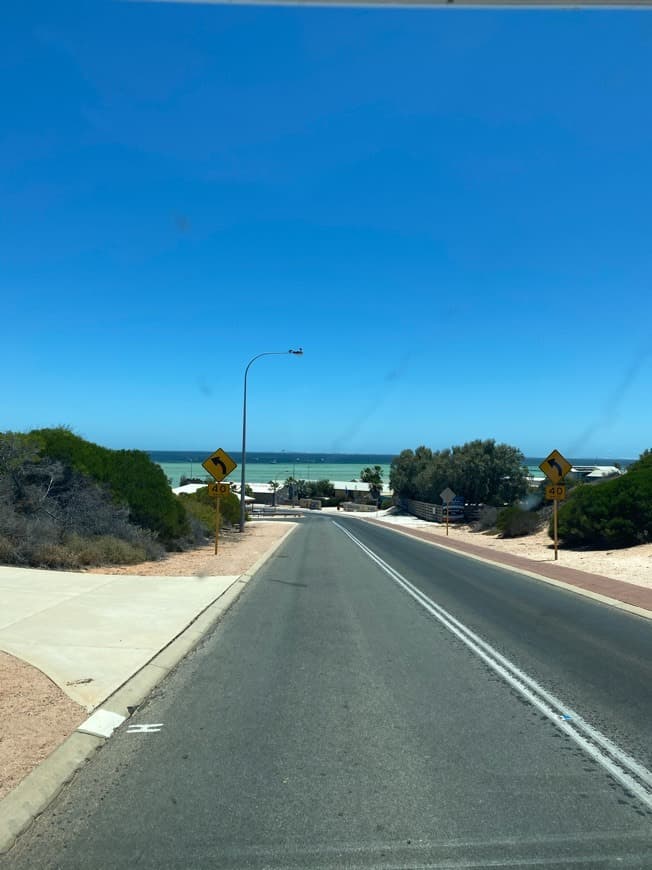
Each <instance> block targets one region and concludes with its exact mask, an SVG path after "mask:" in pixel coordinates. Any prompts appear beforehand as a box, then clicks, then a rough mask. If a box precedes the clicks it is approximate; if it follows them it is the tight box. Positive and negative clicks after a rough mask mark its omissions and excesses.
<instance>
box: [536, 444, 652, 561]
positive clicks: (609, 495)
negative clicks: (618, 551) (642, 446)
mask: <svg viewBox="0 0 652 870" xmlns="http://www.w3.org/2000/svg"><path fill="white" fill-rule="evenodd" d="M550 535H551V537H552V528H550ZM559 537H560V539H561V540H562V541H563V542H564V543H565V544H568V545H570V546H584V547H594V548H596V549H604V548H610V547H629V546H634V545H636V544H643V543H645V542H647V541H650V540H652V454H643V456H642V457H641V458H640V459H639V460H638V461H637V462H635V463H633V464H632V465H631V466H630V467H629V470H628V471H627V473H626V474H624V475H623V476H622V477H618V478H616V479H614V480H609V481H606V482H605V483H597V484H583V485H581V486H578V487H576V488H575V490H574V492H573V495H572V497H571V498H570V499H569V500H568V502H566V503H565V504H564V505H562V507H561V508H560V510H559Z"/></svg>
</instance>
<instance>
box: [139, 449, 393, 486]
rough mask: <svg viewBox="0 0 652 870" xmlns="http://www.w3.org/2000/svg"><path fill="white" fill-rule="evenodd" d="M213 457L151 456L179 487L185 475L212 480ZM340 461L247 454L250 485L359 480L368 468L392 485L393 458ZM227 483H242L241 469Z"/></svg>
mask: <svg viewBox="0 0 652 870" xmlns="http://www.w3.org/2000/svg"><path fill="white" fill-rule="evenodd" d="M209 453H210V451H206V453H203V452H202V453H194V452H192V453H191V452H189V453H187V454H186V455H185V457H183V458H182V456H183V454H181V453H180V452H179V453H177V454H176V455H173V454H170V453H162V452H154V451H152V452H151V453H150V454H149V455H150V456H151V457H152V459H153V460H154V462H157V463H158V464H159V465H160V466H161V468H162V469H163V471H164V472H165V476H166V477H167V478H168V479H169V480H170V481H171V486H178V485H179V480H180V478H181V476H182V475H183V476H184V477H198V478H202V479H203V478H205V477H208V475H207V474H206V472H205V471H204V469H203V468H202V466H201V462H202V460H203V459H205V458H206V457H207V456H208V455H209ZM229 453H230V455H231V456H233V459H234V460H235V461H236V462H239V460H240V454H239V453H238V452H236V451H234V452H231V451H229ZM276 457H278V458H276ZM337 458H338V457H336V456H334V455H333V454H325V455H324V456H320V455H319V454H315V455H312V454H310V456H306V455H305V454H297V455H296V456H295V457H293V458H291V459H289V458H287V457H285V456H283V455H279V454H269V453H267V454H259V453H255V452H252V453H251V454H249V453H247V468H246V472H247V483H267V482H268V481H270V480H278V481H279V482H280V483H283V482H284V481H285V480H286V479H287V478H288V477H294V478H296V479H297V480H346V481H349V480H353V479H356V480H357V479H359V478H360V472H361V470H362V469H363V468H366V467H367V466H368V465H380V467H381V468H382V470H383V481H384V482H385V483H388V482H389V466H390V462H391V456H388V455H387V454H380V455H378V454H376V455H373V454H369V455H366V456H365V455H363V456H359V457H358V456H355V457H354V456H353V455H351V454H345V455H342V457H341V460H342V461H337ZM210 479H211V480H212V478H210ZM225 479H226V480H230V481H234V482H235V481H239V480H240V468H239V467H238V468H236V470H235V471H234V472H233V473H232V474H230V475H229V476H228V477H227V478H225Z"/></svg>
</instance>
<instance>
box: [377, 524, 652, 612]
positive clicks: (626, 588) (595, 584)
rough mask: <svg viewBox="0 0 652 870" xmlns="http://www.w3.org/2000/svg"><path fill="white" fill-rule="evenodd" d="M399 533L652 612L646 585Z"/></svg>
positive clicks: (419, 533)
mask: <svg viewBox="0 0 652 870" xmlns="http://www.w3.org/2000/svg"><path fill="white" fill-rule="evenodd" d="M365 522H368V523H373V524H374V525H376V526H382V527H383V528H384V529H391V528H393V527H392V526H391V525H390V524H389V523H383V522H382V521H381V520H372V519H368V520H367V519H365ZM397 531H401V532H403V534H406V535H411V536H412V537H413V538H419V540H422V541H428V542H429V543H431V544H436V545H437V546H440V547H448V548H449V549H450V550H458V551H459V552H460V553H469V554H471V555H474V556H481V557H482V558H483V559H486V560H487V561H488V562H495V563H496V564H499V565H505V566H507V567H508V568H520V569H521V570H522V571H530V572H531V573H533V574H540V575H542V576H544V577H550V578H551V579H552V580H560V581H561V582H562V583H567V584H568V585H569V586H575V587H577V588H578V589H587V590H588V591H589V592H595V593H597V594H598V595H604V596H605V598H613V599H615V600H616V601H622V602H623V604H630V605H632V606H633V607H640V608H641V609H643V610H649V611H652V589H648V588H646V587H644V586H635V585H634V584H632V583H623V581H622V580H614V579H613V578H612V577H604V576H603V575H602V574H589V573H588V572H587V571H578V569H577V568H566V567H564V566H563V565H559V564H557V565H548V564H545V563H544V564H542V563H541V562H535V561H534V560H533V559H526V558H525V557H524V556H515V555H513V554H512V553H496V552H495V551H493V550H492V551H491V552H489V551H488V550H487V548H486V547H479V546H478V545H477V544H468V543H466V542H462V541H451V540H446V539H444V538H439V537H437V538H435V537H434V536H433V535H431V534H429V533H428V532H424V531H422V530H421V529H407V528H401V529H397Z"/></svg>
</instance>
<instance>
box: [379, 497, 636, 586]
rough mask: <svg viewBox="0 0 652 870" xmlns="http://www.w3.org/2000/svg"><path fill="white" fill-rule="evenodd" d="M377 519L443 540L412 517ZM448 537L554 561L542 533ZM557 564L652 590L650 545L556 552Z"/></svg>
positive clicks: (438, 530) (435, 528) (440, 532)
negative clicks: (557, 553) (557, 556)
mask: <svg viewBox="0 0 652 870" xmlns="http://www.w3.org/2000/svg"><path fill="white" fill-rule="evenodd" d="M379 519H383V520H384V521H385V522H390V523H392V524H393V525H398V526H404V527H406V528H409V527H412V528H418V529H420V530H421V531H425V532H427V533H428V534H430V535H432V536H433V537H435V538H437V537H440V536H444V537H446V527H445V526H440V525H438V524H437V523H428V522H426V521H425V520H419V519H417V518H416V517H407V516H401V515H396V516H391V515H387V516H384V517H383V516H382V512H381V514H380V515H379ZM449 535H450V539H451V540H452V541H464V542H467V543H470V544H475V545H476V546H479V547H486V548H487V550H489V551H492V550H493V551H494V552H505V553H513V554H515V555H517V556H524V557H525V558H526V559H532V560H533V561H535V562H553V561H554V553H553V550H552V541H551V539H550V538H549V537H548V532H547V531H546V530H543V531H541V532H537V533H536V534H534V535H528V536H527V537H525V538H505V539H503V538H499V537H497V536H495V535H487V534H483V533H481V532H473V531H471V529H470V528H469V527H468V526H454V525H451V526H450V528H449ZM559 564H560V565H565V566H567V567H568V568H577V569H578V570H580V571H587V572H589V573H590V574H602V575H603V576H604V577H613V578H614V579H615V580H622V581H624V582H625V583H633V584H634V585H636V586H646V587H648V588H652V544H641V545H640V546H638V547H627V548H625V549H623V550H588V551H581V550H566V549H560V551H559Z"/></svg>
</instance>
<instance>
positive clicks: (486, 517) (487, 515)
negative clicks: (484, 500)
mask: <svg viewBox="0 0 652 870" xmlns="http://www.w3.org/2000/svg"><path fill="white" fill-rule="evenodd" d="M497 520H498V508H497V507H493V506H492V505H483V506H482V507H481V508H480V512H479V514H478V519H477V520H476V522H475V525H474V529H475V531H476V532H486V531H488V530H489V529H495V528H496V522H497Z"/></svg>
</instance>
